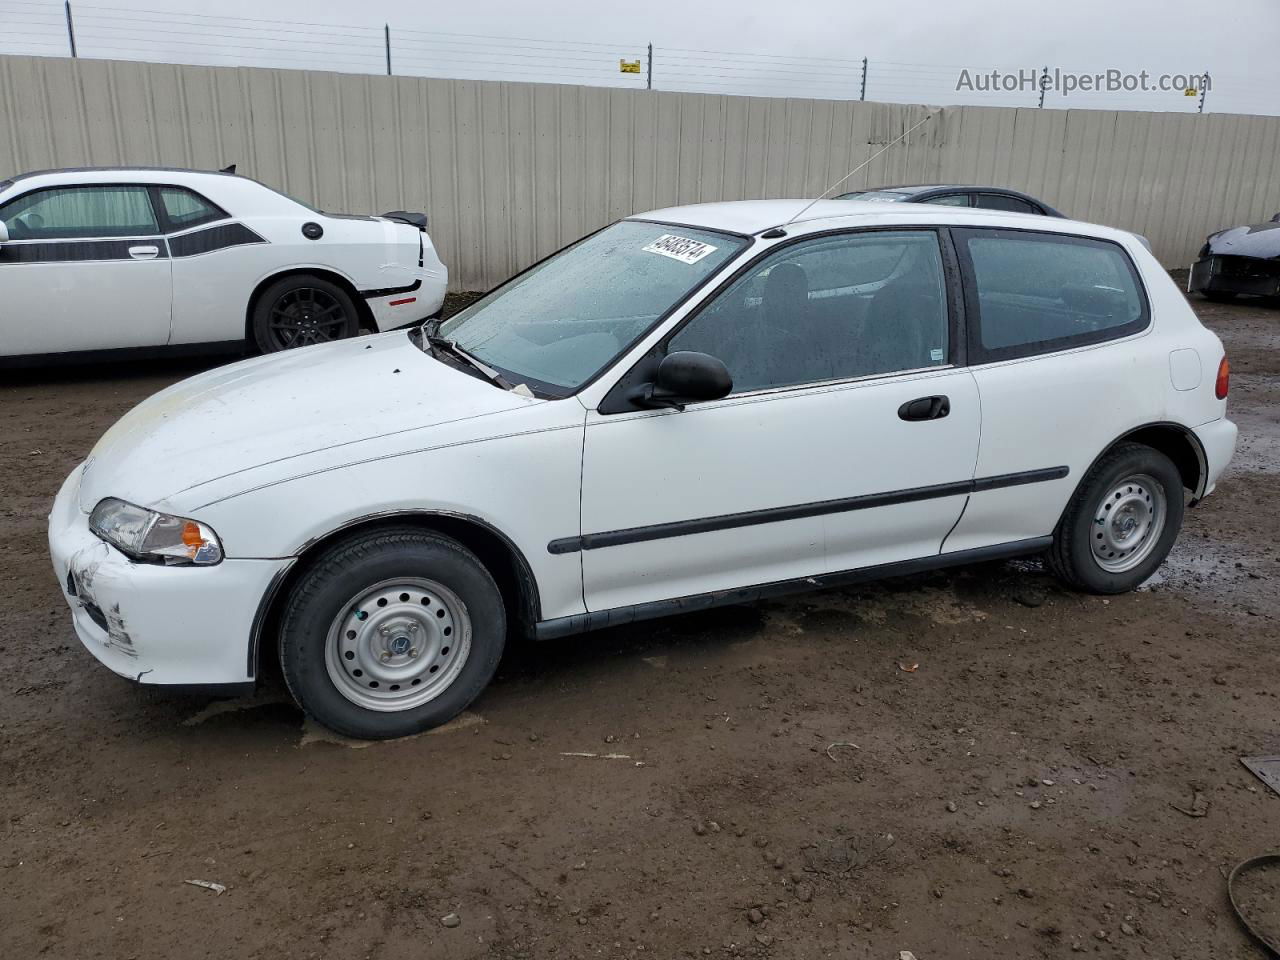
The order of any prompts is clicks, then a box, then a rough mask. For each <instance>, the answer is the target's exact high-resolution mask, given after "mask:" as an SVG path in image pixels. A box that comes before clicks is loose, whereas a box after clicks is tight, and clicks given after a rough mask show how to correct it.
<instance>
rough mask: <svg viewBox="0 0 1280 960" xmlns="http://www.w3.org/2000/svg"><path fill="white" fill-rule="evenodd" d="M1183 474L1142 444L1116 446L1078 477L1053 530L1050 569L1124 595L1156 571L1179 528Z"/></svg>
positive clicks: (1078, 584) (1090, 588) (1092, 589)
mask: <svg viewBox="0 0 1280 960" xmlns="http://www.w3.org/2000/svg"><path fill="white" fill-rule="evenodd" d="M1182 513H1183V487H1182V476H1181V475H1180V474H1179V473H1178V468H1177V467H1176V466H1174V464H1173V461H1172V460H1170V459H1169V458H1168V457H1166V456H1165V455H1164V454H1163V453H1161V452H1160V451H1158V450H1154V449H1152V448H1151V447H1148V446H1144V445H1143V444H1140V443H1121V444H1118V445H1117V446H1116V447H1115V448H1114V449H1113V450H1111V451H1110V452H1108V453H1107V454H1106V455H1104V456H1103V457H1102V459H1100V460H1099V461H1098V462H1097V463H1096V464H1094V466H1093V467H1092V469H1090V471H1089V472H1088V474H1086V475H1085V478H1084V479H1083V480H1082V481H1081V482H1080V486H1079V487H1078V488H1077V490H1076V492H1075V495H1074V496H1073V497H1072V499H1071V502H1070V503H1069V504H1068V505H1067V509H1066V512H1065V513H1063V515H1062V519H1061V520H1060V521H1059V523H1058V529H1057V530H1056V531H1055V533H1054V540H1053V546H1052V547H1050V548H1049V551H1048V554H1047V560H1048V564H1049V568H1050V569H1051V570H1052V571H1053V573H1054V574H1055V575H1056V576H1057V577H1058V578H1059V579H1060V580H1062V581H1063V582H1065V583H1066V584H1068V585H1069V586H1072V587H1075V588H1076V589H1078V590H1085V591H1087V592H1089V593H1102V594H1112V593H1125V592H1126V591H1129V590H1132V589H1134V588H1135V587H1136V586H1138V584H1140V583H1142V582H1143V581H1144V580H1146V579H1147V578H1148V577H1150V576H1151V574H1153V573H1154V572H1155V571H1156V568H1157V567H1159V566H1160V564H1161V563H1163V562H1164V559H1165V557H1167V556H1168V555H1169V550H1170V549H1171V548H1172V547H1173V542H1174V540H1175V539H1176V538H1177V536H1178V530H1179V529H1180V528H1181V526H1182Z"/></svg>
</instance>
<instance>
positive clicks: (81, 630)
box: [49, 467, 290, 689]
mask: <svg viewBox="0 0 1280 960" xmlns="http://www.w3.org/2000/svg"><path fill="white" fill-rule="evenodd" d="M82 470H83V468H82V467H77V468H76V470H75V471H74V472H72V474H71V476H69V477H68V478H67V480H66V482H65V483H64V484H63V485H62V489H61V490H60V491H59V492H58V496H57V499H56V500H54V503H53V510H52V512H51V513H50V514H49V553H50V556H51V557H52V559H53V571H54V575H55V576H56V577H57V578H58V584H59V586H60V587H61V589H62V593H63V596H64V597H65V598H66V600H67V603H68V604H69V606H70V607H71V619H72V623H73V625H74V626H75V630H76V634H77V635H78V636H79V637H80V642H81V643H83V644H84V646H85V648H86V649H87V650H88V651H89V652H90V653H92V654H93V655H94V656H95V657H96V658H97V659H98V660H99V661H101V662H102V663H103V664H104V665H105V666H107V667H108V668H110V669H111V670H113V671H114V672H116V673H118V674H120V676H122V677H128V678H129V679H130V680H134V681H136V682H138V683H146V684H163V685H173V686H180V687H198V688H205V687H211V688H223V687H225V688H228V689H235V688H238V687H245V686H250V685H252V683H253V680H254V664H253V662H252V651H253V644H252V636H253V632H254V630H255V628H256V623H255V621H256V619H257V612H258V608H259V606H260V603H261V600H262V598H263V597H264V596H265V595H266V593H267V591H268V589H269V587H270V585H271V584H272V583H273V581H274V579H275V578H276V576H277V574H279V573H281V572H282V571H283V570H284V569H285V568H287V566H288V565H289V562H290V561H288V560H244V559H239V560H236V559H228V560H224V561H223V562H222V563H220V564H218V565H217V566H210V567H180V566H161V565H158V564H148V563H135V562H133V561H132V560H130V559H128V558H127V557H126V556H125V555H124V554H122V553H121V552H120V551H118V550H116V549H115V548H114V547H112V546H109V545H108V544H106V543H104V542H103V541H102V540H99V539H98V538H97V537H96V536H95V535H94V534H93V533H92V531H90V529H89V515H88V514H87V513H85V512H84V511H83V510H81V509H80V505H79V502H78V501H79V491H80V476H81V472H82Z"/></svg>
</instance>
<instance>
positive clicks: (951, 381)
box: [580, 229, 979, 611]
mask: <svg viewBox="0 0 1280 960" xmlns="http://www.w3.org/2000/svg"><path fill="white" fill-rule="evenodd" d="M944 275H945V271H944V270H943V251H942V247H941V244H940V242H939V236H938V234H937V233H936V232H935V231H933V230H929V229H915V230H892V231H863V232H852V233H841V234H835V235H825V236H821V237H814V238H810V239H805V240H802V241H799V242H794V243H788V244H786V245H784V246H780V247H778V248H775V249H774V250H773V251H772V252H770V253H768V254H767V255H765V257H764V258H763V259H762V260H760V261H758V262H757V263H756V264H755V265H753V266H752V267H749V268H748V269H747V270H746V271H745V272H743V273H742V274H741V275H740V276H739V278H738V279H737V280H735V281H734V282H733V283H731V284H730V285H728V286H727V287H726V288H725V289H724V290H723V291H722V292H720V293H719V294H718V295H717V296H715V298H714V299H713V300H712V301H711V302H710V303H709V304H708V305H707V306H706V307H704V308H703V309H701V310H700V311H698V312H696V313H695V314H693V315H692V317H691V318H690V319H688V320H687V321H686V322H684V323H683V324H682V325H681V326H680V328H679V329H678V330H677V331H675V332H674V333H673V334H672V335H671V336H669V337H667V338H665V340H664V342H663V344H662V345H660V347H659V348H658V349H659V350H662V351H666V352H673V351H680V350H692V351H698V352H701V353H708V354H711V355H713V356H716V357H718V358H720V359H721V360H723V361H724V362H725V364H726V365H727V366H728V368H729V371H730V373H731V375H732V376H733V378H734V382H735V385H734V388H733V390H732V392H731V393H730V394H729V395H728V396H727V397H724V398H723V399H720V400H716V401H712V402H707V403H697V404H691V405H689V406H688V407H687V408H686V409H685V410H684V411H683V412H678V411H669V410H668V411H653V410H636V409H626V408H625V404H623V405H621V406H619V405H618V404H617V403H615V402H614V401H615V394H616V393H617V390H615V391H614V392H613V393H611V394H610V396H609V397H606V400H605V402H603V403H601V405H600V409H597V410H592V411H589V412H588V416H587V426H586V434H585V441H584V460H583V474H582V532H583V536H582V537H581V538H580V542H581V545H582V573H583V588H584V600H585V602H586V606H587V608H588V610H592V611H595V610H604V609H610V608H615V607H624V606H630V605H634V604H644V603H652V602H656V601H661V600H669V599H673V598H678V597H686V596H691V595H696V594H704V593H709V592H714V591H720V590H726V589H732V588H736V587H744V586H749V585H756V584H765V583H771V582H776V581H782V580H793V579H797V578H803V577H807V576H813V575H815V574H818V573H823V572H831V571H838V570H846V569H851V568H855V567H863V566H870V565H875V564H880V563H889V562H893V561H896V560H905V559H911V558H914V557H919V556H927V555H933V554H937V553H938V552H939V550H940V547H941V544H942V541H943V539H944V537H945V536H946V534H947V531H948V530H950V529H951V527H952V526H953V525H954V524H955V522H956V520H957V519H958V518H959V516H960V512H961V509H962V508H963V505H964V502H965V494H966V492H967V488H968V483H969V481H970V480H971V479H972V476H973V466H974V458H975V455H976V452H977V445H978V428H979V408H978V397H977V390H976V387H975V384H974V381H973V378H972V377H971V376H970V375H969V373H968V372H967V371H965V370H963V369H959V368H957V367H955V366H953V365H952V362H953V357H954V354H953V352H952V351H953V348H954V347H955V346H956V345H955V343H954V339H955V338H954V335H953V333H952V329H953V327H952V324H951V323H950V318H951V311H950V310H949V301H950V297H949V295H948V290H949V286H948V284H947V283H946V282H945V278H944ZM620 386H621V384H620Z"/></svg>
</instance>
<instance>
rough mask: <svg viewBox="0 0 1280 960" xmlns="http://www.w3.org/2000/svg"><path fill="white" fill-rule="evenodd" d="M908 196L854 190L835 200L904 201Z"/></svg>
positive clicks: (892, 192)
mask: <svg viewBox="0 0 1280 960" xmlns="http://www.w3.org/2000/svg"><path fill="white" fill-rule="evenodd" d="M909 196H910V194H908V193H898V192H897V191H896V190H855V191H854V192H853V193H842V194H840V196H838V197H836V198H835V199H837V200H906V199H907V198H908V197H909Z"/></svg>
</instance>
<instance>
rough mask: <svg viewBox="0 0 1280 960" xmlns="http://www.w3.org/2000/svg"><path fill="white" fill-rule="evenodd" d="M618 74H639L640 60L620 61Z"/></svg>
mask: <svg viewBox="0 0 1280 960" xmlns="http://www.w3.org/2000/svg"><path fill="white" fill-rule="evenodd" d="M618 72H619V73H639V72H640V61H639V60H619V61H618Z"/></svg>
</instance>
